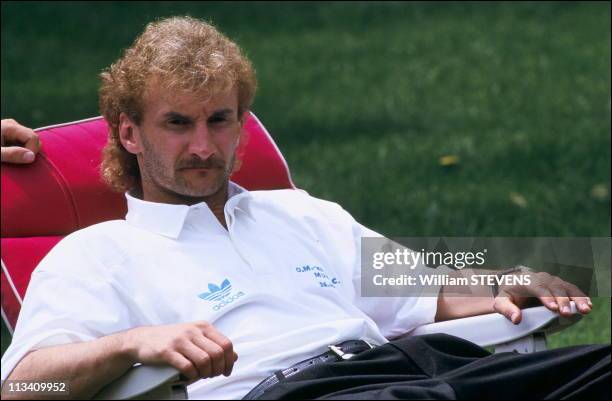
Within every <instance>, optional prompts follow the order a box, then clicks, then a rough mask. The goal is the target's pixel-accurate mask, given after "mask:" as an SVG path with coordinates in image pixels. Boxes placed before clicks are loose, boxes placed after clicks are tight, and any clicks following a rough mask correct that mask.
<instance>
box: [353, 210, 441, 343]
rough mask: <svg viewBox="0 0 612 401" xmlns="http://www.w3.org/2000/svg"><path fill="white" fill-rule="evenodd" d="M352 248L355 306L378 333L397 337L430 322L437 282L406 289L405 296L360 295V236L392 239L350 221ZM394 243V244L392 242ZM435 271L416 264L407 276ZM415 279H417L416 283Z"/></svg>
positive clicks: (436, 295) (389, 337)
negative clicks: (369, 319) (378, 330)
mask: <svg viewBox="0 0 612 401" xmlns="http://www.w3.org/2000/svg"><path fill="white" fill-rule="evenodd" d="M353 233H354V241H355V248H356V249H357V256H356V258H355V259H356V261H357V262H356V263H355V266H354V268H353V286H354V289H355V301H354V302H355V305H356V306H357V307H358V308H359V309H360V310H362V311H363V312H364V313H365V314H367V315H368V316H369V317H370V318H371V319H372V320H374V322H376V324H377V325H378V327H379V328H380V331H381V333H382V334H383V335H384V336H385V337H386V338H388V339H391V338H395V337H399V336H401V335H404V334H406V333H408V332H410V331H411V330H413V329H415V328H417V327H419V326H422V325H425V324H429V323H433V322H434V319H435V316H436V311H437V305H438V294H439V292H440V287H441V286H440V285H427V288H426V289H425V288H424V287H420V286H419V285H418V284H417V286H416V287H415V288H411V289H410V295H409V296H382V297H374V296H364V295H363V294H362V285H363V284H365V285H368V283H362V280H365V278H363V277H362V263H361V255H362V244H363V242H362V241H363V239H364V238H372V237H374V238H380V239H384V240H385V241H384V242H385V243H387V244H390V243H393V241H390V240H388V239H386V238H385V237H384V236H382V235H381V234H379V233H377V232H375V231H373V230H371V229H369V228H367V227H365V226H363V225H361V224H359V223H358V222H356V221H354V225H353ZM396 245H397V244H396ZM434 272H435V270H434V269H430V268H428V267H426V266H425V265H424V264H422V263H419V264H417V266H415V269H414V270H411V273H410V274H411V276H413V277H418V276H423V277H424V276H427V275H431V274H433V273H434ZM418 282H419V280H418V281H417V283H418Z"/></svg>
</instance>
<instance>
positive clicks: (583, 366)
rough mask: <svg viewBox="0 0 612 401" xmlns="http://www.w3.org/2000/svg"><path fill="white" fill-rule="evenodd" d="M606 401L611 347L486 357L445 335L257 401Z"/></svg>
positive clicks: (407, 343) (306, 375)
mask: <svg viewBox="0 0 612 401" xmlns="http://www.w3.org/2000/svg"><path fill="white" fill-rule="evenodd" d="M296 398H297V399H352V400H362V399H363V400H368V399H374V400H377V399H444V400H447V399H532V398H535V399H610V345H579V346H573V347H566V348H558V349H552V350H546V351H540V352H536V353H532V354H515V353H510V352H506V353H499V354H491V353H490V352H488V351H487V350H485V349H484V348H481V347H479V346H477V345H475V344H473V343H471V342H469V341H466V340H463V339H461V338H457V337H453V336H449V335H446V334H430V335H426V336H417V337H408V338H405V339H400V340H395V341H392V342H390V343H388V344H385V345H382V346H380V347H377V348H374V349H371V350H368V351H365V352H363V353H361V354H358V355H356V356H354V357H353V358H352V359H350V360H348V361H340V362H331V363H327V364H322V365H317V366H314V367H312V368H310V369H308V370H305V371H304V372H300V373H298V374H296V375H295V376H292V377H289V378H288V379H284V380H283V381H281V382H280V383H278V384H277V385H276V386H274V387H272V388H271V389H270V390H269V391H268V392H266V393H265V394H264V395H263V396H262V397H261V398H260V399H296Z"/></svg>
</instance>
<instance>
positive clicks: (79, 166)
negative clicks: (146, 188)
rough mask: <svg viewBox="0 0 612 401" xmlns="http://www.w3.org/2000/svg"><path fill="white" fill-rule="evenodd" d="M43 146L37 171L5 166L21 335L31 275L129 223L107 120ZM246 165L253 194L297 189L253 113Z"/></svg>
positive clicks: (6, 269) (70, 127)
mask: <svg viewBox="0 0 612 401" xmlns="http://www.w3.org/2000/svg"><path fill="white" fill-rule="evenodd" d="M36 131H37V132H38V134H39V135H40V138H41V140H42V143H43V146H42V151H41V153H40V154H39V156H37V159H36V161H35V162H34V163H33V164H32V165H9V164H6V163H3V164H2V202H1V203H2V205H1V206H2V209H1V210H2V212H1V213H2V225H1V232H2V233H1V236H2V275H1V280H0V285H1V292H2V318H3V319H4V321H5V322H6V324H7V326H8V327H9V330H11V332H12V330H13V328H14V327H15V323H16V322H17V317H18V315H19V310H20V309H21V301H22V299H23V297H24V296H25V292H26V289H27V287H28V283H29V281H30V276H31V274H32V271H33V270H34V268H35V267H36V266H37V265H38V263H39V262H40V260H41V259H42V258H43V257H44V256H45V255H46V254H47V253H48V252H49V250H51V248H52V247H53V246H54V245H55V244H57V242H59V240H61V239H62V238H63V237H64V236H65V235H67V234H70V233H72V232H73V231H76V230H79V229H81V228H84V227H87V226H90V225H92V224H96V223H99V222H102V221H107V220H113V219H121V218H123V217H125V213H126V202H125V196H124V195H123V194H120V193H116V192H112V191H111V190H110V189H109V188H108V187H107V186H106V185H105V184H104V183H103V181H102V180H101V178H100V161H101V151H102V148H103V147H104V145H105V144H106V141H107V137H108V125H107V123H106V121H105V120H104V119H103V118H102V117H95V118H90V119H87V120H81V121H76V122H72V123H66V124H59V125H54V126H50V127H44V128H40V129H38V130H36ZM244 135H245V140H243V141H242V143H243V145H241V147H240V148H239V149H238V155H239V157H240V158H241V160H242V165H241V167H240V169H239V170H238V171H237V172H236V173H234V174H233V175H232V178H231V179H232V180H233V181H234V182H236V183H238V184H239V185H241V186H243V187H245V188H246V189H249V190H262V189H283V188H295V186H294V185H293V182H292V181H291V176H290V173H289V168H288V166H287V163H286V161H285V159H284V158H283V155H282V154H281V152H280V150H279V149H278V147H277V146H276V144H275V143H274V140H273V139H272V137H271V136H270V134H269V133H268V132H267V130H266V129H265V127H264V126H263V125H262V124H261V122H260V121H259V120H258V119H257V117H256V116H255V115H254V114H251V115H250V116H249V118H248V120H247V122H246V124H245V132H244Z"/></svg>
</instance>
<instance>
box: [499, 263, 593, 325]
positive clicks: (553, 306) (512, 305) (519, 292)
mask: <svg viewBox="0 0 612 401" xmlns="http://www.w3.org/2000/svg"><path fill="white" fill-rule="evenodd" d="M517 274H521V275H523V274H528V275H529V277H530V279H531V284H529V285H500V286H499V293H498V295H497V296H496V297H495V299H494V302H493V309H494V310H495V311H496V312H498V313H501V314H502V315H504V316H505V317H507V318H508V319H509V320H510V321H511V322H512V323H514V324H519V323H520V322H521V319H522V314H521V308H522V307H525V306H526V305H527V304H528V303H529V301H530V300H533V299H534V298H537V299H538V300H539V301H540V302H541V303H542V304H543V305H544V306H546V307H547V308H548V309H550V310H552V311H554V312H559V314H561V316H571V315H572V311H571V308H570V301H574V302H575V304H576V308H577V310H578V311H579V312H580V313H582V314H587V313H589V312H590V311H591V308H592V307H593V304H592V303H591V300H590V298H589V297H587V296H586V295H585V294H584V293H583V292H582V291H581V290H580V289H579V288H578V287H576V286H575V285H574V284H572V283H568V282H567V281H563V280H562V279H560V278H559V277H556V276H551V275H550V274H548V273H545V272H541V273H537V272H530V273H517Z"/></svg>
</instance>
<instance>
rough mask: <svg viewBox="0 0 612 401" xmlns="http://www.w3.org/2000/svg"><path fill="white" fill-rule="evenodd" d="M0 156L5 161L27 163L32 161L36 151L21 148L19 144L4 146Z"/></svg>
mask: <svg viewBox="0 0 612 401" xmlns="http://www.w3.org/2000/svg"><path fill="white" fill-rule="evenodd" d="M0 158H1V161H2V162H3V163H18V164H27V163H32V162H33V161H34V159H35V158H36V156H35V155H34V152H32V151H31V150H28V149H26V148H21V147H19V146H7V147H4V146H3V147H2V149H1V156H0Z"/></svg>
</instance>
